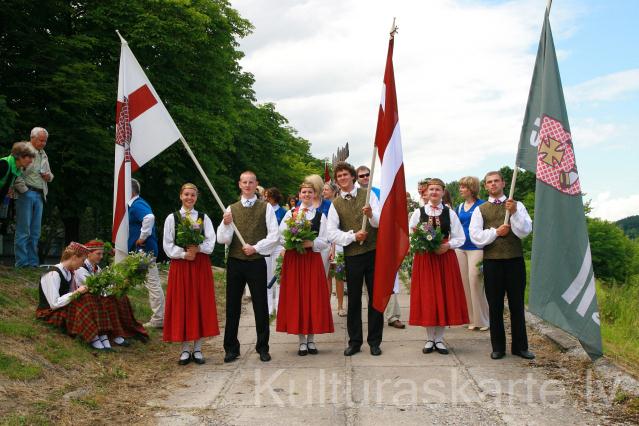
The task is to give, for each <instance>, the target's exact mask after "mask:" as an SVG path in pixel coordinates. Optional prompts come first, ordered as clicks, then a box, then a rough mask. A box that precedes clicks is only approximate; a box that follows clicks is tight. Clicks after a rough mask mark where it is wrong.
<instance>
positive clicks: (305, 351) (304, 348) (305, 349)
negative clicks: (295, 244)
mask: <svg viewBox="0 0 639 426" xmlns="http://www.w3.org/2000/svg"><path fill="white" fill-rule="evenodd" d="M297 354H298V355H299V356H306V355H308V346H306V343H302V344H300V348H299V349H298V351H297Z"/></svg>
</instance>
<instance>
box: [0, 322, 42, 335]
mask: <svg viewBox="0 0 639 426" xmlns="http://www.w3.org/2000/svg"><path fill="white" fill-rule="evenodd" d="M37 333H38V330H37V329H36V327H35V326H34V325H33V324H29V323H28V322H26V321H22V320H13V319H7V320H3V321H2V322H0V334H4V335H5V336H11V337H26V338H29V339H30V338H33V337H35V335H36V334H37Z"/></svg>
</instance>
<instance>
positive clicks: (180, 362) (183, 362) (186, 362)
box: [178, 351, 191, 365]
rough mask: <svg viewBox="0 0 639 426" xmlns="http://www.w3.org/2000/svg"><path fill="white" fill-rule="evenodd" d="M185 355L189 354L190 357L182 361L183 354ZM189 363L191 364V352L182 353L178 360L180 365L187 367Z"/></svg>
mask: <svg viewBox="0 0 639 426" xmlns="http://www.w3.org/2000/svg"><path fill="white" fill-rule="evenodd" d="M183 353H187V354H189V357H188V358H186V359H182V354H183ZM189 362H191V352H189V351H182V353H181V354H180V359H179V360H178V364H180V365H186V364H188V363H189Z"/></svg>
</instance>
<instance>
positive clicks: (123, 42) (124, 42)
mask: <svg viewBox="0 0 639 426" xmlns="http://www.w3.org/2000/svg"><path fill="white" fill-rule="evenodd" d="M115 33H116V34H117V35H118V37H120V41H121V42H122V44H128V43H127V42H126V40H125V39H124V37H122V34H120V31H119V30H115Z"/></svg>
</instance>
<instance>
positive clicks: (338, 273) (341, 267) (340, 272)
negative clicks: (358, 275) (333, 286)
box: [329, 253, 346, 282]
mask: <svg viewBox="0 0 639 426" xmlns="http://www.w3.org/2000/svg"><path fill="white" fill-rule="evenodd" d="M329 274H330V276H331V277H332V278H335V279H338V280H340V281H344V282H346V262H344V253H336V254H335V268H332V269H331V270H330V271H329Z"/></svg>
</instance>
